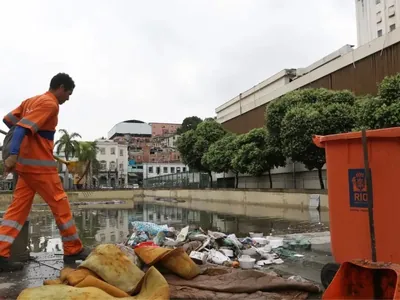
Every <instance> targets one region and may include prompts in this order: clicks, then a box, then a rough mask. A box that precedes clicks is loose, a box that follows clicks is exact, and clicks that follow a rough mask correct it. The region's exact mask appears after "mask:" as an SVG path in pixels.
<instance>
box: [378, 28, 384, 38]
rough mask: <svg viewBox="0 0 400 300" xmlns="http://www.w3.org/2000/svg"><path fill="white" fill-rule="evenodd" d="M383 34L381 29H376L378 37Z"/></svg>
mask: <svg viewBox="0 0 400 300" xmlns="http://www.w3.org/2000/svg"><path fill="white" fill-rule="evenodd" d="M382 34H383V32H382V29H380V30H378V37H381V36H382Z"/></svg>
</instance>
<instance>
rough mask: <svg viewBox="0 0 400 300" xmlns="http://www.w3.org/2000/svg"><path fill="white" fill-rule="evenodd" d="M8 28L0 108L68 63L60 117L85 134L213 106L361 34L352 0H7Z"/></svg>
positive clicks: (209, 110)
mask: <svg viewBox="0 0 400 300" xmlns="http://www.w3.org/2000/svg"><path fill="white" fill-rule="evenodd" d="M0 28H1V29H0V32H1V41H0V43H1V44H0V45H1V47H0V62H1V63H0V86H1V89H0V113H1V114H2V115H3V114H5V113H7V112H8V111H10V110H11V109H13V108H14V107H16V106H17V105H19V102H20V101H22V100H24V99H26V98H28V97H31V96H33V95H36V94H39V93H43V92H45V91H46V90H47V88H48V84H49V81H50V79H51V77H52V76H53V75H55V74H56V73H58V72H67V73H69V74H70V75H71V76H72V77H73V79H74V80H75V83H76V90H75V92H74V94H73V95H72V97H71V99H70V101H69V102H67V103H66V104H64V105H63V106H62V107H61V109H60V116H59V125H58V128H59V129H60V128H64V129H67V130H68V131H71V132H73V131H75V132H78V133H80V134H81V135H82V137H83V138H84V139H86V140H93V139H96V138H99V137H101V136H107V133H108V131H109V130H110V129H111V128H112V127H113V126H114V124H116V123H118V122H121V121H124V120H128V119H139V120H142V121H145V122H173V123H179V122H182V120H183V119H184V118H185V117H187V116H192V115H197V116H199V117H202V118H204V117H211V116H214V115H215V108H216V107H217V106H219V105H221V104H223V103H224V102H226V101H228V100H229V99H231V98H233V97H234V96H236V95H237V94H239V93H241V92H243V91H244V90H246V89H248V88H251V87H252V86H254V85H255V84H257V83H258V82H260V81H262V80H264V79H266V78H268V77H269V76H271V75H273V74H275V73H277V72H279V71H280V70H282V69H284V68H296V67H306V66H307V65H309V64H311V63H313V62H314V61H316V60H318V59H320V58H322V57H323V56H325V55H327V54H329V53H331V52H333V51H335V50H337V49H338V48H340V47H342V46H343V45H345V44H356V22H355V4H354V0H353V1H349V0H306V1H299V0H176V1H175V0H168V1H166V0H157V1H156V0H154V1H143V0H140V1H139V0H114V1H111V0H107V1H106V0H96V1H92V0H82V1H76V0H69V1H54V0H53V1H50V0H34V1H32V0H14V1H1V4H0ZM1 128H3V129H4V128H5V126H4V125H3V126H2V127H1Z"/></svg>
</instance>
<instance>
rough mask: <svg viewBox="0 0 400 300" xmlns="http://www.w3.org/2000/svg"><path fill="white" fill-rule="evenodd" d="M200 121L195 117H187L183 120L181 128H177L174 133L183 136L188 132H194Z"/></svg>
mask: <svg viewBox="0 0 400 300" xmlns="http://www.w3.org/2000/svg"><path fill="white" fill-rule="evenodd" d="M202 121H203V120H202V119H200V118H199V117H196V116H192V117H187V118H185V119H184V120H183V122H182V126H181V127H179V128H178V130H177V131H176V133H177V134H183V133H185V132H187V131H189V130H195V129H196V128H197V125H199V124H200V123H201V122H202Z"/></svg>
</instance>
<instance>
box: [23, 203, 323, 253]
mask: <svg viewBox="0 0 400 300" xmlns="http://www.w3.org/2000/svg"><path fill="white" fill-rule="evenodd" d="M260 209H261V208H259V209H258V210H256V213H254V214H253V215H254V216H252V215H233V214H229V213H223V211H224V210H219V212H210V211H204V210H194V209H190V208H185V207H178V206H176V205H172V204H169V205H166V204H159V203H155V204H154V203H138V204H135V207H134V208H130V209H120V208H117V207H114V208H113V206H112V205H110V207H109V208H107V209H93V208H90V206H85V207H83V208H79V209H75V210H74V211H73V214H74V218H75V223H76V225H77V227H78V230H79V235H80V237H81V239H82V241H83V242H84V244H85V245H87V246H95V245H97V244H99V243H115V242H122V241H123V240H124V239H125V238H126V237H127V235H128V233H129V222H130V221H135V220H136V221H148V222H154V223H157V224H168V225H169V226H173V227H175V228H176V229H180V228H182V227H184V226H186V225H196V226H201V227H202V228H203V229H212V230H218V231H222V232H228V233H236V234H237V235H238V236H246V235H247V234H248V232H251V231H253V232H263V233H264V234H270V233H272V234H284V233H298V232H306V231H308V232H310V231H324V230H329V228H328V221H327V220H325V221H324V220H321V216H320V215H319V214H318V213H317V212H314V213H313V214H310V213H309V212H308V211H306V212H304V211H296V210H295V211H292V212H290V214H289V215H293V216H296V217H294V218H293V219H285V218H279V217H275V215H276V214H278V216H280V215H282V214H283V213H282V212H279V213H278V211H276V208H274V209H272V208H271V209H268V210H267V211H266V213H265V214H264V216H260ZM247 210H250V211H251V210H252V209H249V208H247ZM271 214H272V215H273V216H274V217H271V216H267V215H271ZM307 216H308V217H307ZM30 238H31V247H32V251H33V252H44V251H45V252H49V251H55V252H60V253H62V247H61V239H60V235H59V232H58V229H57V226H56V224H55V221H54V218H53V216H52V215H51V213H50V212H49V211H48V210H42V211H33V212H32V213H31V215H30Z"/></svg>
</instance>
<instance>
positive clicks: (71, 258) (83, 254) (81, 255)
mask: <svg viewBox="0 0 400 300" xmlns="http://www.w3.org/2000/svg"><path fill="white" fill-rule="evenodd" d="M90 252H91V251H90V250H89V249H86V248H82V250H81V251H79V252H78V253H76V254H72V255H64V263H66V264H73V263H75V261H77V260H85V259H86V258H87V257H88V256H89V254H90Z"/></svg>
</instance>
